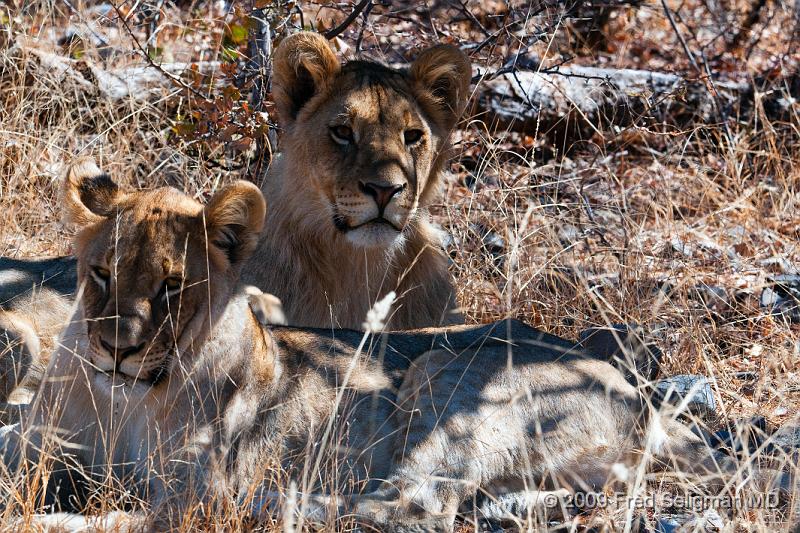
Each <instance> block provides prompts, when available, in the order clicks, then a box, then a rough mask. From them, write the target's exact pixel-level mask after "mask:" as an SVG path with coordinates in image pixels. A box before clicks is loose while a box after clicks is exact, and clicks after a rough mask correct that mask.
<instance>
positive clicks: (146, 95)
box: [1, 43, 220, 101]
mask: <svg viewBox="0 0 800 533" xmlns="http://www.w3.org/2000/svg"><path fill="white" fill-rule="evenodd" d="M31 58H32V59H33V61H30V59H31ZM1 66H2V71H3V72H4V73H5V72H12V71H17V70H19V69H21V68H24V69H25V70H26V71H27V72H26V76H28V77H30V76H34V77H35V76H36V75H37V74H40V75H42V76H46V77H48V78H49V79H51V80H52V81H55V82H57V83H59V84H72V85H74V86H76V87H77V88H80V89H82V90H85V91H86V92H88V93H89V94H98V95H100V96H102V97H105V98H107V99H109V100H112V101H118V100H124V99H134V100H138V101H145V100H151V99H154V98H158V97H161V96H163V94H164V91H165V90H168V89H170V88H173V87H176V84H175V80H176V79H180V77H181V76H183V75H184V74H186V73H187V72H190V71H193V70H196V71H198V72H200V73H202V74H209V73H212V72H214V71H216V70H218V69H219V66H220V63H219V62H217V61H210V62H203V63H179V62H174V63H164V64H162V65H159V66H158V68H156V67H153V66H151V65H135V66H126V67H114V68H105V67H103V66H101V65H98V64H97V63H95V62H93V61H91V60H84V59H73V58H70V57H66V56H63V55H60V54H56V53H53V52H50V51H48V50H45V49H43V48H41V47H38V46H35V45H30V44H21V43H16V44H14V45H13V46H11V47H10V48H9V49H7V50H6V51H4V52H3V54H2V65H1ZM32 68H33V69H36V70H38V72H36V71H31V69H32Z"/></svg>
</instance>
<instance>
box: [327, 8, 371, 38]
mask: <svg viewBox="0 0 800 533" xmlns="http://www.w3.org/2000/svg"><path fill="white" fill-rule="evenodd" d="M370 4H372V0H361V2H359V4H358V5H357V6H356V7H355V8H354V9H353V12H352V13H350V14H349V15H348V16H347V18H346V19H344V21H342V23H341V24H339V25H338V26H336V27H335V28H333V29H330V30H328V31H326V32H325V33H324V34H323V35H325V38H326V39H334V38H336V37H338V36H339V35H341V34H342V32H344V30H346V29H347V28H348V27H349V26H350V24H352V23H353V21H354V20H356V19H357V18H358V16H359V15H360V14H361V12H362V11H364V10H365V9H366V8H367V6H368V5H370Z"/></svg>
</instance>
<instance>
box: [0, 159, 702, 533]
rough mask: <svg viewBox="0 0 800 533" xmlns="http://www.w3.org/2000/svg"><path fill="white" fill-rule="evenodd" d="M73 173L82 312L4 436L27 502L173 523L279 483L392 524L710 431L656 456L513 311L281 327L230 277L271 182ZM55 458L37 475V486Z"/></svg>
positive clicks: (565, 350) (254, 500)
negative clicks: (159, 183) (119, 498)
mask: <svg viewBox="0 0 800 533" xmlns="http://www.w3.org/2000/svg"><path fill="white" fill-rule="evenodd" d="M80 169H82V170H81V171H80V172H77V171H76V172H73V173H70V175H68V177H67V180H66V184H65V195H64V197H65V202H66V204H67V206H66V207H67V212H68V216H69V218H70V219H71V220H72V221H73V222H75V223H76V224H77V225H79V226H81V228H82V229H81V231H80V233H79V234H78V236H77V237H76V250H77V256H78V275H79V282H80V286H81V287H82V291H81V294H80V297H79V306H78V310H77V312H76V315H75V317H74V320H72V321H71V323H70V325H69V327H68V328H67V330H66V332H65V333H64V335H63V336H62V340H61V342H60V344H59V347H58V349H57V350H56V352H55V354H54V355H53V358H52V359H51V361H50V364H49V366H48V370H47V373H46V375H45V378H44V380H43V382H42V385H41V389H40V391H39V394H37V396H36V398H35V400H34V402H33V403H32V405H31V406H30V409H29V411H28V413H27V414H26V416H25V417H24V418H23V419H22V421H21V423H20V426H19V428H18V429H17V430H16V431H14V432H11V433H7V434H6V435H5V437H4V446H3V457H4V464H5V465H6V467H8V468H9V470H10V471H12V472H17V473H19V475H20V476H22V481H21V485H20V486H21V487H37V486H39V487H41V488H42V490H43V491H44V495H43V498H34V499H31V500H29V501H44V502H52V503H57V504H59V505H61V506H62V508H63V506H67V505H75V503H76V502H83V501H84V500H83V498H85V497H87V495H92V494H103V496H104V498H107V496H108V492H107V491H108V488H109V487H112V488H113V487H120V488H121V490H120V492H124V493H126V494H128V495H130V494H131V493H133V494H134V495H137V496H140V497H143V498H145V499H146V500H147V502H148V503H149V504H150V506H151V509H152V511H153V518H152V519H148V520H151V522H150V525H151V526H152V527H154V528H155V529H157V530H161V529H162V528H164V527H167V526H169V527H177V526H178V525H179V524H186V520H187V514H192V512H193V511H194V510H196V509H197V506H198V505H201V506H206V505H211V506H225V505H229V506H236V507H238V508H239V509H242V508H243V509H245V510H246V511H245V512H246V513H249V514H255V515H256V516H261V515H262V514H263V513H264V512H267V511H272V510H274V509H275V505H276V500H275V498H274V495H275V494H285V490H284V489H285V488H286V485H285V484H284V483H285V481H286V480H287V478H288V480H292V481H295V483H296V485H297V487H298V488H299V489H300V490H301V491H302V492H303V493H304V494H306V495H307V496H308V498H309V501H310V502H311V506H310V508H309V509H308V512H309V514H310V518H311V519H313V520H322V521H328V520H334V519H335V517H336V516H338V515H339V514H340V511H341V512H346V511H353V512H354V513H355V515H356V516H357V517H359V519H360V520H364V521H366V522H369V523H372V524H375V525H376V526H377V527H378V528H379V529H380V530H397V531H439V530H447V529H450V528H452V526H453V523H454V519H455V516H456V513H457V511H458V509H459V506H460V505H461V504H462V503H463V502H464V501H466V500H468V499H470V498H474V497H475V496H476V494H477V493H478V492H483V491H485V492H487V493H488V494H489V495H491V496H494V495H495V494H496V493H495V492H494V491H495V489H496V487H497V486H498V485H506V484H510V485H512V486H517V487H528V486H534V487H538V486H539V485H540V483H542V482H544V481H545V480H546V479H549V478H552V479H558V480H561V481H562V482H564V483H569V484H571V485H576V486H586V485H589V486H602V485H603V484H604V483H605V482H606V481H607V480H608V475H609V469H610V467H611V465H612V464H614V463H618V462H626V461H628V460H629V459H630V458H631V457H634V456H636V454H637V453H640V452H644V453H654V454H658V453H663V452H664V451H665V450H670V449H672V450H673V451H674V450H675V449H678V448H679V452H680V453H682V454H683V455H684V456H688V455H689V453H688V452H687V450H691V447H692V445H693V443H696V442H698V439H696V438H695V439H694V440H692V439H691V438H689V437H687V435H690V432H688V430H685V431H684V432H683V433H681V432H680V431H677V432H676V433H675V435H676V438H677V440H676V441H675V442H677V443H678V444H679V446H678V447H677V448H676V446H672V445H669V444H667V443H665V442H658V443H656V445H655V448H656V449H650V448H651V446H649V445H645V444H644V441H643V439H642V435H643V432H642V427H643V424H645V423H646V422H647V416H646V411H644V410H643V408H642V405H641V402H640V397H639V394H638V392H637V391H636V389H635V388H634V387H632V386H631V385H630V384H628V383H627V382H626V381H625V379H624V377H623V376H622V374H621V373H620V372H619V371H618V370H616V369H615V368H614V367H612V366H611V365H610V364H609V363H607V362H605V361H599V360H596V359H592V358H587V357H585V356H583V355H582V354H580V353H576V352H575V351H574V350H573V349H572V346H571V345H570V344H569V343H568V342H566V341H564V340H562V339H558V338H556V337H552V336H549V335H547V334H544V333H541V332H538V331H536V330H534V329H532V328H529V327H527V326H525V325H523V324H520V323H517V322H514V321H506V322H501V323H498V324H495V325H488V326H450V327H442V328H428V329H422V330H413V331H407V332H396V333H389V334H385V335H376V336H371V335H370V334H365V333H362V332H357V331H351V330H336V329H327V328H326V329H299V328H292V327H268V326H266V325H264V324H262V323H260V322H258V320H257V319H256V315H255V314H254V313H253V311H252V309H251V298H253V297H255V296H254V294H253V293H252V291H246V290H245V287H243V286H242V285H240V284H239V281H238V279H239V274H240V273H241V269H242V266H243V265H244V264H245V263H246V261H247V258H248V256H249V255H250V254H251V253H252V252H253V251H254V250H255V249H256V248H257V246H258V232H259V231H260V230H261V227H262V224H263V220H264V216H265V212H264V201H263V197H262V196H261V193H260V191H258V189H256V188H255V187H254V186H253V185H252V184H248V183H244V182H236V183H234V184H231V185H229V186H227V187H225V188H224V189H222V190H221V191H220V192H218V193H217V194H216V195H215V196H214V197H213V198H212V199H211V200H210V202H209V204H208V205H207V206H205V207H203V206H201V205H200V204H198V203H197V202H195V201H194V200H192V199H190V198H189V197H188V196H186V195H183V194H182V193H180V192H178V191H175V190H173V189H159V190H154V191H143V192H133V193H126V192H123V191H120V190H119V189H118V187H117V186H116V185H115V184H114V183H113V182H112V181H111V180H110V178H109V177H108V176H106V175H104V174H102V173H101V172H100V170H99V169H97V168H96V167H95V166H94V165H93V164H90V163H88V162H84V163H82V165H81V167H80ZM116 250H124V251H125V254H124V256H122V257H118V256H117V253H116ZM198 256H200V257H203V256H204V257H205V258H206V260H205V261H203V262H198V261H197V260H196V258H197V257H198ZM598 413H602V416H598ZM665 427H666V426H665ZM669 427H670V432H674V431H676V428H678V426H677V425H675V424H673V426H669ZM669 438H672V435H671V434H665V436H664V440H668V439H669ZM50 461H54V462H55V464H54V465H51V466H53V471H52V474H51V475H49V476H48V477H47V479H48V482H47V483H46V484H43V485H41V484H36V483H26V482H25V479H24V478H25V475H26V473H27V472H32V473H33V475H37V472H38V473H41V469H42V468H47V466H48V463H50ZM98 482H99V483H100V485H101V487H102V488H103V490H105V491H106V492H103V491H102V490H101V491H97V490H95V489H97V488H98V487H97V486H96V483H98ZM23 490H28V489H23ZM9 494H13V492H10V493H9ZM334 494H341V495H343V498H342V500H341V501H340V502H339V503H338V504H337V505H332V500H331V499H330V497H329V496H330V495H334ZM108 503H109V502H108V500H107V499H104V505H107V504H108ZM337 506H338V508H337ZM78 509H81V506H80V505H79V506H78ZM332 510H333V511H334V512H333V513H332V515H331V514H330V511H332ZM137 520H140V518H139V517H138V516H136V515H134V516H133V517H132V518H131V521H133V522H136V521H137Z"/></svg>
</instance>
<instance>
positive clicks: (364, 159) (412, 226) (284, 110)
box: [0, 32, 471, 403]
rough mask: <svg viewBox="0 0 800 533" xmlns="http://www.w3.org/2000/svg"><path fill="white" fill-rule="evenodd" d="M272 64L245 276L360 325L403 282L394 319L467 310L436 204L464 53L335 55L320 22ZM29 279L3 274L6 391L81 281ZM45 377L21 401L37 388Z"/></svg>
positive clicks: (64, 316) (297, 320) (423, 319)
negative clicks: (265, 148)
mask: <svg viewBox="0 0 800 533" xmlns="http://www.w3.org/2000/svg"><path fill="white" fill-rule="evenodd" d="M274 72H275V75H274V80H273V83H274V88H275V89H274V94H275V99H276V108H277V111H278V115H279V119H280V124H281V126H282V128H283V130H284V133H283V135H282V139H281V150H282V152H281V154H280V155H279V156H278V157H277V158H276V160H275V161H274V162H273V164H272V166H271V168H270V170H269V172H268V174H267V176H266V177H265V180H264V185H263V188H262V192H263V194H264V196H265V197H266V198H267V199H269V201H270V202H271V203H272V205H273V206H274V207H273V209H271V210H270V214H269V215H268V217H267V221H266V227H267V228H268V229H269V231H266V232H264V234H263V236H262V238H261V240H260V241H259V242H258V245H257V246H256V249H255V251H254V253H253V254H252V257H251V258H250V260H249V262H248V263H247V265H246V266H245V267H244V268H243V270H242V271H243V276H244V279H245V281H247V282H248V283H251V284H252V285H255V286H257V287H259V288H261V289H262V290H264V291H266V292H269V293H272V294H275V295H276V296H278V297H279V298H280V300H281V301H282V303H283V308H284V310H285V314H286V319H287V321H288V323H289V324H292V325H298V326H310V327H321V328H322V327H340V328H352V329H360V328H361V324H362V322H363V320H364V316H365V315H366V313H367V311H368V310H369V309H370V307H371V306H372V304H373V303H374V302H375V301H376V300H378V299H380V298H381V297H383V296H384V295H385V294H387V293H389V292H391V291H394V292H396V293H397V294H398V295H399V302H398V305H396V306H395V308H394V311H393V313H392V316H391V317H389V320H388V322H389V325H390V327H392V328H393V329H408V328H419V327H427V326H435V325H442V324H451V323H457V322H460V321H461V317H460V315H459V314H458V312H457V311H456V310H455V307H456V305H455V299H454V294H453V287H452V285H451V281H450V276H449V274H448V272H447V258H446V256H445V255H444V253H443V251H442V249H441V244H440V242H439V239H438V237H437V236H436V232H435V231H434V230H433V229H432V227H431V225H430V222H429V219H428V214H427V209H428V207H429V206H430V205H431V204H432V203H433V202H434V201H435V200H436V198H437V195H438V191H439V188H440V185H441V169H442V165H443V162H444V161H445V160H446V158H447V156H448V153H449V151H450V140H449V135H450V131H451V130H452V128H453V127H454V126H455V124H456V122H457V121H458V119H459V117H460V115H461V112H462V111H463V109H464V106H465V105H466V101H467V98H468V96H469V84H470V76H471V71H470V64H469V60H468V59H467V57H466V56H465V55H464V54H463V53H462V52H460V51H459V50H458V49H456V48H454V47H450V46H438V47H434V48H431V49H429V50H426V51H424V52H423V53H422V54H420V56H419V58H417V60H416V61H414V62H413V63H412V64H411V66H410V68H409V69H408V71H407V72H405V71H403V72H401V71H396V70H392V69H389V68H386V67H384V66H381V65H379V64H377V63H371V62H367V61H351V62H349V63H347V64H345V65H344V66H340V63H339V60H338V59H337V58H336V56H335V55H334V53H333V52H332V51H331V48H330V45H329V44H328V42H327V41H326V40H325V39H324V38H323V37H322V36H320V35H319V34H316V33H310V32H302V33H298V34H295V35H292V36H290V37H288V38H286V39H285V40H284V41H283V42H282V43H281V44H280V46H279V47H278V48H277V49H276V51H275V57H274ZM53 261H54V262H53V263H52V264H51V262H46V261H45V262H36V263H34V264H32V265H27V266H26V265H23V264H19V262H15V261H11V260H3V259H0V274H2V273H3V272H5V273H6V274H7V276H6V277H8V276H16V277H19V276H23V277H26V279H27V278H31V280H32V283H40V284H41V283H42V279H40V277H39V276H34V275H32V274H33V273H32V272H30V270H32V269H36V268H39V269H46V268H48V267H51V266H58V265H61V264H62V262H60V261H61V260H60V259H56V260H53ZM68 274H73V272H72V269H71V268H70V269H69V272H68ZM66 277H67V279H70V278H71V276H69V275H68V276H66ZM15 279H16V278H15ZM59 279H60V278H59ZM30 288H31V284H30V282H29V283H27V284H26V285H24V286H22V287H21V288H20V287H19V286H18V284H16V283H11V284H7V283H4V277H3V276H2V275H0V302H2V305H3V309H5V311H7V313H3V312H0V328H2V329H5V331H6V332H7V334H8V337H9V343H8V344H9V350H7V353H3V352H0V356H2V358H3V361H5V362H6V363H7V364H6V363H3V364H4V365H5V366H7V367H8V369H7V370H8V371H7V372H4V367H3V366H0V402H1V401H4V400H5V399H6V398H7V396H8V393H10V390H11V389H13V388H14V387H15V386H16V385H17V384H18V383H19V382H20V378H21V376H23V375H24V374H25V371H26V370H27V368H29V367H33V368H38V367H44V366H46V363H47V358H48V357H49V354H50V350H49V349H48V348H47V346H45V345H46V344H47V343H48V342H49V340H50V338H51V337H52V336H53V332H52V331H51V330H53V329H54V328H53V327H51V326H50V324H66V323H67V322H68V320H69V316H70V309H71V304H72V296H71V294H69V293H71V292H72V291H74V290H76V288H75V287H74V286H73V287H72V288H71V289H70V290H69V291H64V290H61V291H60V292H53V291H51V290H50V288H49V286H48V283H47V282H45V284H44V286H43V287H42V290H41V291H40V292H39V293H38V295H35V296H36V297H39V296H40V295H41V294H47V295H49V296H51V297H52V299H54V300H55V304H56V305H48V306H46V307H45V308H37V309H32V307H31V301H30V298H27V297H21V296H20V292H21V291H23V290H24V291H28V290H29V289H30ZM4 314H7V315H8V317H6V318H7V319H4ZM45 326H47V327H45ZM2 329H0V332H2ZM25 339H27V341H26V340H25ZM40 344H42V347H41V349H40V346H39V345H40ZM0 348H1V347H0ZM29 352H30V353H29ZM37 377H38V374H37V373H34V374H33V375H32V376H31V379H28V380H27V382H25V384H24V386H25V389H26V390H25V391H22V393H21V394H19V395H18V396H20V398H21V399H22V400H21V399H20V398H18V399H16V400H15V403H21V402H22V401H23V400H24V399H27V398H29V397H30V395H31V393H32V391H33V390H35V388H36V386H37V385H38V379H36V378H37ZM5 388H8V389H9V391H8V392H6V393H5V394H4V389H5Z"/></svg>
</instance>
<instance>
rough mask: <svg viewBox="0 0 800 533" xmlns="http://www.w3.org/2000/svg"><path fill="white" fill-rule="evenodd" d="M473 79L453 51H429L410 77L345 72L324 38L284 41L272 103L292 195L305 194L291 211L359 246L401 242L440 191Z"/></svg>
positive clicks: (365, 69) (360, 64)
mask: <svg viewBox="0 0 800 533" xmlns="http://www.w3.org/2000/svg"><path fill="white" fill-rule="evenodd" d="M470 72H471V71H470V66H469V60H468V59H467V58H466V56H464V54H463V53H462V52H460V51H459V50H458V49H456V48H453V47H449V46H438V47H434V48H431V49H429V50H427V51H426V52H424V53H423V54H422V55H421V56H420V57H419V58H418V59H417V60H416V61H415V62H414V63H413V64H412V66H411V68H410V69H409V70H408V71H407V72H406V71H396V70H393V69H390V68H387V67H384V66H381V65H378V64H375V63H371V62H365V61H351V62H349V63H347V64H346V65H345V66H344V67H340V66H339V62H338V60H337V59H336V57H335V56H334V54H333V52H332V51H331V49H330V46H329V45H328V43H327V42H326V41H325V39H324V38H323V37H321V36H319V35H318V34H313V33H300V34H296V35H293V36H291V37H289V38H287V39H285V40H284V41H283V43H281V45H280V46H279V47H278V49H277V50H276V53H275V87H276V90H275V93H274V94H275V100H276V104H277V107H278V112H279V114H280V119H281V124H282V125H283V126H284V127H285V130H286V133H285V135H284V139H283V141H284V143H285V147H284V149H285V151H286V152H289V153H291V155H292V157H291V159H292V161H289V162H288V164H289V165H293V164H294V165H297V167H296V168H295V169H290V171H289V172H290V173H291V175H292V178H293V180H294V183H293V184H292V186H293V187H297V188H298V189H300V190H302V191H303V192H302V198H298V200H297V202H296V203H295V204H294V205H293V206H292V208H293V209H295V210H296V211H299V212H301V213H303V214H304V218H305V220H307V221H308V222H309V223H310V224H316V225H318V226H319V227H318V229H319V230H322V229H324V227H328V228H331V229H333V230H335V231H336V232H339V233H340V234H343V235H344V236H345V237H346V239H347V240H348V241H349V242H350V243H351V244H353V245H355V246H360V247H370V248H375V247H381V248H389V247H392V246H396V245H398V244H399V243H402V240H403V235H404V233H405V232H407V231H408V228H409V227H410V226H411V225H412V224H411V223H412V222H413V221H414V219H415V218H416V217H417V216H418V213H419V211H420V210H421V209H424V208H426V207H427V205H428V204H429V202H430V201H431V200H432V198H433V196H434V193H435V191H436V189H437V186H438V183H436V176H438V175H439V170H440V167H441V163H442V160H443V158H444V157H445V154H442V152H443V148H444V146H445V145H446V143H447V139H448V136H449V133H450V130H451V129H452V128H453V126H454V125H455V123H456V121H457V120H458V118H459V116H460V114H461V112H462V111H463V109H464V105H465V102H466V97H467V95H468V88H469V83H470ZM309 193H311V195H312V198H311V199H309V197H308V196H309Z"/></svg>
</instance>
